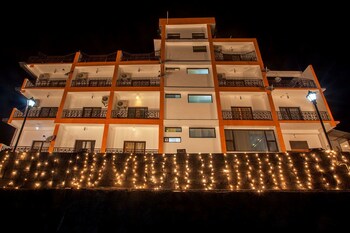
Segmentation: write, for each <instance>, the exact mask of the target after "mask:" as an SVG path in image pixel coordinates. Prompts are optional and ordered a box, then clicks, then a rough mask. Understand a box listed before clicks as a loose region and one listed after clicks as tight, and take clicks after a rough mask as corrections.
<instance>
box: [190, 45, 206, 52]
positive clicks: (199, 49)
mask: <svg viewBox="0 0 350 233" xmlns="http://www.w3.org/2000/svg"><path fill="white" fill-rule="evenodd" d="M206 51H207V46H193V52H194V53H202V52H206Z"/></svg>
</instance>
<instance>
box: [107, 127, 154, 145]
mask: <svg viewBox="0 0 350 233" xmlns="http://www.w3.org/2000/svg"><path fill="white" fill-rule="evenodd" d="M124 141H146V149H158V126H140V125H127V126H125V125H110V126H109V131H108V138H107V148H120V149H122V148H123V147H124Z"/></svg>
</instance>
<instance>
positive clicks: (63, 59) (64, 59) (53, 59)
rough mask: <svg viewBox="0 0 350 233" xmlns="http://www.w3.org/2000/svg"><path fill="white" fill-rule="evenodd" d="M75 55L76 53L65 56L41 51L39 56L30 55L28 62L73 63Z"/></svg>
mask: <svg viewBox="0 0 350 233" xmlns="http://www.w3.org/2000/svg"><path fill="white" fill-rule="evenodd" d="M74 56H75V53H71V54H68V55H63V56H47V55H46V54H44V53H39V54H38V55H37V56H31V57H29V58H28V62H27V63H30V64H35V63H72V62H73V60H74Z"/></svg>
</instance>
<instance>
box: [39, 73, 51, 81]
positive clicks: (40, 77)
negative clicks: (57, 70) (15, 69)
mask: <svg viewBox="0 0 350 233" xmlns="http://www.w3.org/2000/svg"><path fill="white" fill-rule="evenodd" d="M49 78H50V74H49V73H43V74H40V75H39V80H47V79H49Z"/></svg>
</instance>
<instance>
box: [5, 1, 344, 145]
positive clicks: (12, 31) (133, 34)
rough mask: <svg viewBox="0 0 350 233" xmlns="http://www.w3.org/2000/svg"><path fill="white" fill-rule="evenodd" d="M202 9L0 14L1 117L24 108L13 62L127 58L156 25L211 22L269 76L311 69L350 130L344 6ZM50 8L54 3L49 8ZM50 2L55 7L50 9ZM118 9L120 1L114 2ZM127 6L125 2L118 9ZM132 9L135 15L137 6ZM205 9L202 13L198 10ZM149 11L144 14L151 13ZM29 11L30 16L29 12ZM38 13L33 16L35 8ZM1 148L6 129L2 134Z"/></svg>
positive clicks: (67, 7) (62, 8)
mask: <svg viewBox="0 0 350 233" xmlns="http://www.w3.org/2000/svg"><path fill="white" fill-rule="evenodd" d="M219 2H220V1H215V6H214V4H213V5H212V6H211V5H205V3H200V1H194V2H192V3H189V2H186V4H185V5H184V4H180V2H176V3H173V4H166V3H164V4H163V5H160V4H159V3H158V4H157V3H153V4H149V5H148V6H142V5H140V4H139V3H132V4H130V3H129V4H130V5H129V7H128V5H127V4H128V3H125V4H126V5H123V6H122V7H121V6H120V7H114V6H111V4H110V3H105V4H102V2H99V3H98V4H97V3H96V4H94V5H88V6H86V7H85V6H84V8H86V9H84V8H83V7H79V8H76V7H74V6H71V4H64V3H60V5H57V6H56V5H52V6H51V5H48V6H43V7H44V8H45V9H40V10H39V9H38V8H37V7H38V6H35V4H34V3H32V2H30V3H26V4H28V5H23V4H22V5H21V7H20V9H19V8H18V7H8V9H5V8H3V10H5V11H8V12H11V13H12V16H11V17H10V18H9V17H8V16H4V14H2V15H1V16H0V20H1V21H0V22H2V33H1V34H2V38H1V40H3V42H2V44H1V46H0V60H1V63H0V79H1V80H0V81H1V84H0V100H1V105H0V117H3V118H4V117H5V118H6V117H8V116H9V115H10V113H11V109H12V108H13V107H14V106H18V107H20V106H21V105H22V106H23V105H24V103H25V102H24V99H23V98H21V97H20V95H19V94H18V93H17V92H16V91H15V87H19V86H20V85H21V84H22V82H23V79H24V78H25V77H27V75H26V74H25V73H24V72H23V71H22V70H21V69H20V67H19V65H18V62H20V61H25V60H26V59H27V58H28V57H29V56H31V55H37V53H38V52H43V53H45V54H47V55H65V54H69V53H73V52H76V51H79V50H80V51H82V52H85V53H87V54H107V53H111V52H115V51H117V50H119V49H122V50H124V51H128V52H132V53H141V52H151V51H152V50H153V38H156V37H157V29H158V19H159V18H166V12H167V11H169V17H171V18H172V17H173V18H176V17H215V18H216V28H217V33H216V34H217V37H230V36H232V37H233V38H236V37H237V38H239V37H254V38H257V39H258V43H259V45H260V50H261V53H262V57H263V60H264V64H265V66H267V67H268V68H269V69H271V70H304V69H305V68H306V67H307V66H308V65H309V64H312V65H313V66H314V68H315V71H316V74H317V76H318V78H319V80H320V83H321V86H322V87H324V88H326V89H327V90H326V92H325V95H326V98H327V101H328V103H329V105H330V108H331V110H332V112H333V116H334V117H335V119H336V120H339V121H341V123H340V124H339V125H338V127H337V129H340V130H344V131H350V123H349V121H348V119H349V116H348V114H347V112H349V110H348V109H349V107H350V103H349V100H350V85H349V84H348V82H346V79H347V78H348V76H349V75H350V66H349V63H350V61H349V58H348V57H349V56H348V54H349V52H350V49H349V44H348V41H347V37H346V36H345V33H347V31H346V28H347V27H348V25H346V22H348V19H347V13H346V12H342V11H345V10H346V7H344V6H343V7H342V6H341V5H338V4H335V3H327V5H320V4H319V5H318V6H317V10H316V8H314V6H311V7H312V8H307V7H306V6H304V5H302V4H298V3H296V2H293V5H290V4H289V3H287V2H283V5H274V6H272V5H269V4H265V3H264V4H263V3H261V4H259V5H256V4H255V3H253V2H247V3H245V4H242V3H239V5H237V3H235V2H232V4H233V5H234V6H235V7H233V6H227V4H219ZM50 4H51V3H50ZM52 4H54V3H52ZM116 4H117V2H116ZM123 4H124V3H123ZM135 6H136V9H133V8H135ZM203 6H204V7H203ZM150 7H151V9H148V8H150ZM29 8H32V10H29ZM33 8H36V10H33ZM0 130H1V131H0V142H2V141H4V140H5V139H4V133H3V132H4V128H3V125H2V128H0Z"/></svg>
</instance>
